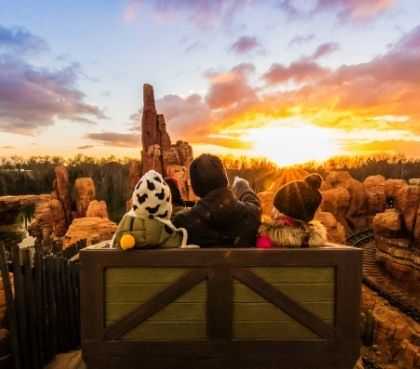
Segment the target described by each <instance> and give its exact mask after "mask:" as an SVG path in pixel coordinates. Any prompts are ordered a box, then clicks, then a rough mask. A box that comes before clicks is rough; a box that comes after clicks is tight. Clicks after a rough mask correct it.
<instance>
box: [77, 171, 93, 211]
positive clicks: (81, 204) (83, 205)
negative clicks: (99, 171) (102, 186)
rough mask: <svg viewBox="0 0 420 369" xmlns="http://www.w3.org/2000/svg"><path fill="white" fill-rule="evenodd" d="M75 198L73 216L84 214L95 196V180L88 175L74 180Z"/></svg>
mask: <svg viewBox="0 0 420 369" xmlns="http://www.w3.org/2000/svg"><path fill="white" fill-rule="evenodd" d="M74 191H75V198H76V214H75V218H80V217H84V216H86V211H87V208H88V206H89V203H90V202H91V201H92V200H94V199H95V197H96V188H95V182H93V179H92V178H90V177H80V178H77V179H76V181H75V182H74Z"/></svg>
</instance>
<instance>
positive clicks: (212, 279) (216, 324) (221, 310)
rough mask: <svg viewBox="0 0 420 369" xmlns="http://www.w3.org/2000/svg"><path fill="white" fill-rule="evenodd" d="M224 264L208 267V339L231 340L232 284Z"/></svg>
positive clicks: (228, 271)
mask: <svg viewBox="0 0 420 369" xmlns="http://www.w3.org/2000/svg"><path fill="white" fill-rule="evenodd" d="M232 282H233V281H232V275H231V274H230V269H229V268H228V267H227V266H225V265H216V266H214V267H212V268H210V270H209V273H208V281H207V336H208V338H209V339H210V340H231V339H232V320H233V306H232V296H233V285H232Z"/></svg>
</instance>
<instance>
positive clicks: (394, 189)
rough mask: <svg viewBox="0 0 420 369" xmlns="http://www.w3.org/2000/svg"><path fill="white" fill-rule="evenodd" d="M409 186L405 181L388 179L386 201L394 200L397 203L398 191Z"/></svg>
mask: <svg viewBox="0 0 420 369" xmlns="http://www.w3.org/2000/svg"><path fill="white" fill-rule="evenodd" d="M405 186H407V182H406V181H404V180H403V179H394V178H392V179H387V180H386V181H385V197H386V199H387V200H388V201H389V200H393V201H394V202H395V200H396V198H397V193H398V191H399V190H400V189H401V188H403V187H405Z"/></svg>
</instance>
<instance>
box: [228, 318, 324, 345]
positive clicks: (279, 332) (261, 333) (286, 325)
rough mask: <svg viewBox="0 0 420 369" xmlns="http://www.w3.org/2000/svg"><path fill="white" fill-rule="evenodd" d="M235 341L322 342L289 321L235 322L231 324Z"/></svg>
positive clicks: (297, 324) (300, 326)
mask: <svg viewBox="0 0 420 369" xmlns="http://www.w3.org/2000/svg"><path fill="white" fill-rule="evenodd" d="M233 332H234V338H235V339H247V340H281V341H301V340H322V338H319V337H318V336H317V335H316V334H315V333H313V332H311V331H310V330H309V329H308V328H306V327H304V326H302V325H301V324H299V323H297V322H295V321H293V320H289V321H285V322H237V321H234V323H233Z"/></svg>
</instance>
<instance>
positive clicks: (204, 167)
mask: <svg viewBox="0 0 420 369" xmlns="http://www.w3.org/2000/svg"><path fill="white" fill-rule="evenodd" d="M190 177H191V186H192V189H193V191H194V193H195V194H196V195H197V196H199V197H204V196H206V195H207V194H208V193H209V192H211V191H213V190H216V189H218V188H225V187H227V186H228V184H229V181H228V178H227V175H226V169H225V167H224V166H223V163H222V161H221V160H220V159H219V158H218V157H217V156H214V155H211V154H202V155H200V156H199V157H198V158H196V159H194V160H193V161H192V163H191V165H190Z"/></svg>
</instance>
